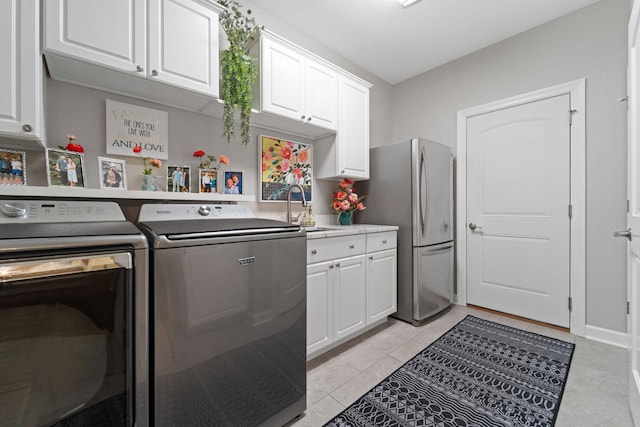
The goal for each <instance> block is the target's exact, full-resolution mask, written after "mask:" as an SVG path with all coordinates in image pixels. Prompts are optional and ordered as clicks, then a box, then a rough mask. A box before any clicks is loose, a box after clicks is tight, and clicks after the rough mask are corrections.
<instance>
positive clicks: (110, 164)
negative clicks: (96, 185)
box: [98, 156, 127, 190]
mask: <svg viewBox="0 0 640 427" xmlns="http://www.w3.org/2000/svg"><path fill="white" fill-rule="evenodd" d="M125 165H126V161H124V160H120V159H111V158H109V157H100V156H98V170H99V171H100V176H99V178H98V179H99V182H100V188H101V189H107V190H126V189H127V177H126V172H125V170H126V168H125Z"/></svg>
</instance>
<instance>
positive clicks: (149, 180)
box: [140, 175, 162, 191]
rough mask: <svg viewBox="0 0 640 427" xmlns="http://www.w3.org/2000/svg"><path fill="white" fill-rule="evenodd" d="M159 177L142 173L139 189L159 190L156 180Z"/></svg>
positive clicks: (158, 179)
mask: <svg viewBox="0 0 640 427" xmlns="http://www.w3.org/2000/svg"><path fill="white" fill-rule="evenodd" d="M160 178H162V177H161V176H157V175H142V187H141V188H140V189H141V190H142V191H159V190H160V186H159V184H158V181H160Z"/></svg>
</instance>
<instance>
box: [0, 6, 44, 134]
mask: <svg viewBox="0 0 640 427" xmlns="http://www.w3.org/2000/svg"><path fill="white" fill-rule="evenodd" d="M39 4H40V2H39V1H38V0H4V1H1V2H0V52H3V59H4V60H3V61H0V134H3V135H8V136H17V137H20V138H33V139H36V138H38V137H39V135H40V133H41V129H40V122H41V121H40V113H41V108H42V82H41V72H42V71H41V70H42V63H41V59H40V54H39V50H38V44H39V39H40V31H39V28H40V27H39V19H38V17H39V13H38V10H39V9H38V5H39Z"/></svg>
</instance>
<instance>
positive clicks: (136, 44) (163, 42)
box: [43, 0, 222, 111]
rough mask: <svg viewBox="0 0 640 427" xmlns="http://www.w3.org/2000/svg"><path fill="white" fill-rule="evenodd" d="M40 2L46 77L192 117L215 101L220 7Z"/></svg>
mask: <svg viewBox="0 0 640 427" xmlns="http://www.w3.org/2000/svg"><path fill="white" fill-rule="evenodd" d="M43 4H44V20H43V22H44V52H45V56H46V58H47V64H48V66H49V70H50V73H51V77H52V78H54V79H59V80H63V81H68V82H71V83H76V84H81V85H84V86H89V87H96V88H100V89H106V90H109V91H112V92H116V93H123V94H126V95H130V96H135V97H139V98H143V99H148V100H151V101H156V102H160V103H164V104H166V105H175V106H177V107H183V108H187V109H191V110H197V111H199V110H201V109H202V108H204V107H205V106H206V105H207V104H208V103H209V102H210V101H211V100H212V99H214V98H217V97H218V91H219V53H218V46H219V40H218V34H219V32H218V29H219V23H218V16H219V12H220V11H221V10H222V9H221V8H220V7H219V6H218V5H217V4H215V3H212V2H208V1H200V0H46V1H45V2H43ZM158 83H161V85H159V84H158ZM173 88H175V89H179V91H176V90H173ZM180 91H182V92H180ZM185 91H187V92H185Z"/></svg>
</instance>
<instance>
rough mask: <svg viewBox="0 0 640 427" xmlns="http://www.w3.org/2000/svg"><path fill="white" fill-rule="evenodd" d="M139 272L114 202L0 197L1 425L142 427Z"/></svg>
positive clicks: (141, 252)
mask: <svg viewBox="0 0 640 427" xmlns="http://www.w3.org/2000/svg"><path fill="white" fill-rule="evenodd" d="M147 268H148V246H147V242H146V239H145V237H144V236H143V235H142V234H141V233H140V231H139V230H138V229H137V228H136V227H135V226H134V225H133V224H132V223H130V222H128V221H126V219H125V217H124V215H123V213H122V211H121V209H120V208H119V206H118V205H117V204H116V203H112V202H90V201H87V202H84V201H83V202H79V201H60V200H0V425H3V426H9V425H11V426H14V425H15V426H50V425H60V426H62V425H64V426H91V427H96V426H134V425H137V426H147V425H148V416H147V412H148V386H149V384H148V322H147V316H148V313H147V303H148V297H147Z"/></svg>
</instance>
